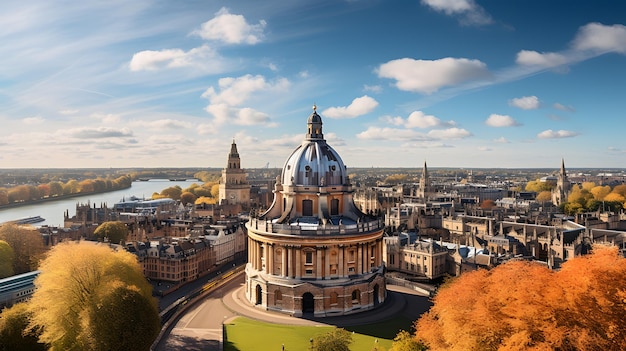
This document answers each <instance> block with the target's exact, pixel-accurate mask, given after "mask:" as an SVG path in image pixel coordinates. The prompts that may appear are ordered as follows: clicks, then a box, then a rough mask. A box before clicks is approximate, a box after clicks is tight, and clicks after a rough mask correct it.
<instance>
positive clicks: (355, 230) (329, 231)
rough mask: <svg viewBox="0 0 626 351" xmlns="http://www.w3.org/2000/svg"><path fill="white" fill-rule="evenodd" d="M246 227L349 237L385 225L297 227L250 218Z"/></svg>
mask: <svg viewBox="0 0 626 351" xmlns="http://www.w3.org/2000/svg"><path fill="white" fill-rule="evenodd" d="M248 227H249V228H252V229H255V230H261V231H264V232H267V233H276V234H286V235H319V236H324V235H338V234H339V235H351V234H359V233H370V232H374V231H377V230H381V229H383V228H385V223H384V222H383V221H382V220H381V219H375V220H370V221H362V222H359V223H356V224H346V225H343V224H339V225H332V224H318V225H311V224H305V225H298V224H279V223H272V222H271V221H269V220H260V219H258V218H250V221H249V222H248Z"/></svg>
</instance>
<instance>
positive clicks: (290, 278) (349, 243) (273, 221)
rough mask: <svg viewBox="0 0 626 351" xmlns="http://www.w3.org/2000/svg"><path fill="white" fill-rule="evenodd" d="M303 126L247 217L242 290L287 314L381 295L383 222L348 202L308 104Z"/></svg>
mask: <svg viewBox="0 0 626 351" xmlns="http://www.w3.org/2000/svg"><path fill="white" fill-rule="evenodd" d="M307 127H308V131H307V134H306V138H305V140H304V141H303V142H302V144H301V145H300V146H299V147H298V148H296V150H294V151H293V153H292V154H291V156H289V158H288V159H287V162H285V165H284V167H283V170H282V174H281V176H280V177H279V178H278V180H277V182H276V185H275V190H274V202H273V203H272V205H271V207H270V208H269V209H268V210H267V211H266V212H265V213H262V214H260V215H259V216H251V218H250V221H249V222H248V223H247V228H248V264H247V266H246V287H245V293H246V297H247V299H248V300H249V301H250V302H251V303H253V304H254V305H256V306H258V307H259V308H263V309H267V310H275V311H280V312H283V313H286V314H290V315H294V316H303V315H311V314H312V315H314V316H318V317H324V316H333V315H345V314H351V313H356V312H360V311H364V310H369V309H371V308H374V307H375V306H377V305H378V304H380V303H382V302H383V301H384V300H385V298H386V287H385V279H384V264H383V256H382V255H383V251H382V250H383V241H382V236H383V229H384V223H383V221H382V220H381V219H380V218H379V217H375V216H370V215H366V214H364V213H363V212H361V211H360V210H359V209H358V208H357V207H356V206H355V204H354V201H353V198H352V195H353V187H352V184H351V183H350V180H349V178H348V173H347V169H346V167H345V165H344V163H343V161H342V159H341V157H339V154H337V152H336V151H335V150H334V149H333V148H332V147H330V146H329V145H328V144H327V143H326V140H325V139H324V135H323V133H322V119H321V117H320V116H319V115H318V114H317V112H316V111H315V108H314V111H313V113H312V114H311V115H310V116H309V118H308V121H307Z"/></svg>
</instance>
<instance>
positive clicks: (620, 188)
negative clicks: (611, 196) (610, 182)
mask: <svg viewBox="0 0 626 351" xmlns="http://www.w3.org/2000/svg"><path fill="white" fill-rule="evenodd" d="M611 192H613V193H616V194H620V195H622V196H623V197H626V184H620V185H616V186H615V187H614V188H613V190H612V191H611Z"/></svg>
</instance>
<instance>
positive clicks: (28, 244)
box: [0, 223, 46, 274]
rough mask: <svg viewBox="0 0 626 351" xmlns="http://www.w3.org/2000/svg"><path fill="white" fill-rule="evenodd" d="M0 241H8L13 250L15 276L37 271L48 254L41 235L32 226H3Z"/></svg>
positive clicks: (10, 224) (8, 224) (0, 228)
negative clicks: (44, 256)
mask: <svg viewBox="0 0 626 351" xmlns="http://www.w3.org/2000/svg"><path fill="white" fill-rule="evenodd" d="M0 240H4V241H6V242H7V243H8V244H9V245H11V248H13V252H14V254H15V256H14V259H13V273H14V274H22V273H26V272H30V271H34V270H36V269H37V267H38V266H39V261H40V260H41V259H42V257H43V254H44V253H45V252H46V247H45V246H44V244H43V238H42V237H41V234H40V233H39V232H38V231H37V230H36V229H35V228H33V227H32V226H22V225H16V224H13V223H7V224H3V225H2V226H0Z"/></svg>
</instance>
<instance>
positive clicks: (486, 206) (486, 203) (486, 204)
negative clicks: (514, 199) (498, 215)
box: [480, 199, 496, 210]
mask: <svg viewBox="0 0 626 351" xmlns="http://www.w3.org/2000/svg"><path fill="white" fill-rule="evenodd" d="M494 207H496V203H495V201H493V200H491V199H487V200H485V201H483V202H482V203H481V204H480V208H482V209H487V210H489V209H492V208H494Z"/></svg>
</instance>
